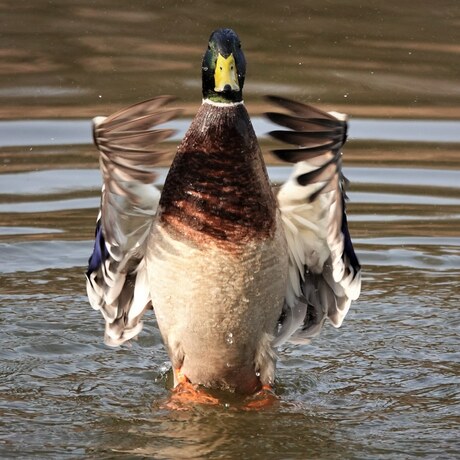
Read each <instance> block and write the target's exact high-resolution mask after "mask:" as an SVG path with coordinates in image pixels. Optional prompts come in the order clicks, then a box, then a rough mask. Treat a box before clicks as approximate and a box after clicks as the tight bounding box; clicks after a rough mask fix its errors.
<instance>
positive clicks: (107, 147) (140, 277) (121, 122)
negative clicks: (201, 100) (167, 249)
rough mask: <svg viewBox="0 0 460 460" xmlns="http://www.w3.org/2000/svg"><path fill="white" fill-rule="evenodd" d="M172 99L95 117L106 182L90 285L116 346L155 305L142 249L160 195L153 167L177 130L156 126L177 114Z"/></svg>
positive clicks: (90, 295)
mask: <svg viewBox="0 0 460 460" xmlns="http://www.w3.org/2000/svg"><path fill="white" fill-rule="evenodd" d="M170 100H171V98H170V97H168V96H161V97H158V98H155V99H151V100H148V101H145V102H141V103H139V104H135V105H133V106H130V107H128V108H125V109H123V110H120V111H118V112H116V113H114V114H113V115H111V116H109V117H107V118H105V117H96V118H95V119H94V120H93V137H94V143H95V144H96V147H97V148H98V150H99V154H100V159H99V160H100V169H101V173H102V179H103V185H102V197H101V208H100V212H99V216H98V218H97V223H96V232H95V243H94V250H93V253H92V254H91V257H90V258H89V261H88V270H87V272H86V279H87V282H86V287H87V293H88V299H89V302H90V304H91V306H92V307H93V308H94V309H95V310H100V311H101V313H102V315H103V317H104V319H105V323H106V327H105V342H106V343H107V344H108V345H112V346H116V345H120V344H121V343H123V342H125V341H127V340H129V339H131V338H132V337H134V336H136V335H137V334H138V333H139V332H140V330H141V329H142V322H141V318H142V315H143V314H144V312H145V311H146V309H148V308H149V307H151V304H150V292H149V285H148V280H147V273H146V267H145V262H144V253H145V247H146V241H147V236H148V234H149V230H150V227H151V225H152V221H153V218H154V216H155V213H156V210H157V206H158V202H159V198H160V192H159V191H158V189H157V188H156V187H155V186H154V185H153V182H154V181H155V177H156V175H155V172H154V171H153V170H152V168H153V167H154V166H155V164H157V162H158V161H159V159H160V158H161V157H162V156H163V155H164V154H165V152H161V151H159V150H158V149H157V144H158V143H159V142H160V141H162V140H165V139H167V138H168V137H170V136H171V134H172V133H173V131H172V130H166V129H152V127H154V126H156V125H158V124H161V123H164V122H166V121H168V120H171V119H172V118H173V117H175V116H176V115H177V113H178V110H176V109H168V108H166V107H165V105H166V104H167V103H168V102H170Z"/></svg>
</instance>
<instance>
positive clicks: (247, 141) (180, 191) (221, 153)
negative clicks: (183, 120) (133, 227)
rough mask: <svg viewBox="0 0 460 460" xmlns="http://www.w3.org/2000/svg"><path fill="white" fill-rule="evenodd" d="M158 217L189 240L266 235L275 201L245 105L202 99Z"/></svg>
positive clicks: (223, 241)
mask: <svg viewBox="0 0 460 460" xmlns="http://www.w3.org/2000/svg"><path fill="white" fill-rule="evenodd" d="M160 209H161V222H162V223H163V224H166V225H168V226H169V227H171V230H173V231H177V232H178V233H180V234H181V235H183V236H185V237H186V238H187V239H189V240H193V241H196V242H197V243H206V242H209V240H212V241H213V242H214V243H216V244H218V245H220V246H223V247H228V246H229V245H230V246H241V245H244V244H245V243H246V242H247V241H249V240H251V239H258V238H269V237H272V236H273V232H274V230H275V213H276V201H275V197H274V195H273V193H272V190H271V186H270V183H269V181H268V176H267V171H266V168H265V164H264V161H263V158H262V154H261V151H260V148H259V145H258V142H257V138H256V136H255V133H254V130H253V128H252V124H251V122H250V119H249V115H248V113H247V111H246V109H245V107H244V105H242V104H240V105H233V106H229V107H217V106H214V105H211V104H208V103H204V104H203V105H202V106H201V108H200V110H199V111H198V113H197V115H196V117H195V119H194V120H193V122H192V124H191V126H190V128H189V130H188V132H187V134H186V135H185V138H184V140H183V141H182V143H181V145H180V146H179V148H178V151H177V154H176V157H175V159H174V162H173V164H172V166H171V169H170V171H169V174H168V177H167V179H166V182H165V185H164V189H163V193H162V196H161V200H160Z"/></svg>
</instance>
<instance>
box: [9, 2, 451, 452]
mask: <svg viewBox="0 0 460 460" xmlns="http://www.w3.org/2000/svg"><path fill="white" fill-rule="evenodd" d="M233 3H234V4H233V5H232V6H224V5H223V4H222V2H214V1H210V2H206V3H205V2H179V1H171V2H161V1H159V2H146V1H143V2H132V3H131V4H130V5H129V6H128V3H127V2H123V1H121V0H116V1H108V0H102V1H100V2H97V4H95V2H92V1H89V0H79V1H66V2H52V1H45V0H37V1H34V2H12V1H0V15H1V23H2V41H1V43H0V58H1V60H2V64H1V65H0V102H1V103H0V165H1V166H0V167H1V169H0V260H1V264H0V326H1V327H0V337H1V338H0V340H1V343H2V350H1V351H0V457H1V458H26V459H27V458H40V459H42V458H59V459H60V458H95V459H96V458H97V459H103V458H159V459H177V458H213V459H214V458H224V459H227V458H251V459H252V458H254V459H258V458H260V459H306V458H311V459H337V458H343V459H354V458H357V459H398V458H400V459H407V458H430V459H432V458H439V459H450V458H452V459H453V458H459V457H460V441H459V440H458V438H459V436H458V433H459V422H460V418H459V414H460V338H459V330H460V314H459V309H458V306H459V303H460V288H459V281H460V230H459V228H460V157H459V155H460V129H459V124H460V109H459V107H460V86H459V85H458V75H459V74H460V69H459V63H460V60H459V53H460V47H459V45H458V35H457V36H455V33H454V31H455V30H458V25H459V20H458V18H459V17H460V5H459V4H458V2H456V1H455V0H452V1H447V0H442V1H440V2H437V3H436V6H434V4H433V5H432V6H430V5H429V3H430V2H425V3H423V2H422V3H420V2H415V1H408V2H404V3H402V2H396V1H394V0H390V1H387V2H385V3H384V5H383V4H382V2H378V1H368V2H359V1H355V0H346V1H343V2H342V1H341V2H339V1H335V0H331V1H327V2H325V1H319V0H318V1H311V2H302V1H300V0H299V1H297V2H295V1H294V2H289V1H288V2H282V4H281V3H278V2H264V7H263V9H264V14H263V15H262V16H261V14H260V5H257V2H251V3H250V2H238V1H237V2H233ZM221 25H228V26H231V27H234V28H235V29H236V30H237V32H239V34H240V35H241V38H242V40H243V46H244V48H245V50H246V55H247V59H248V63H249V69H250V71H249V74H248V77H247V88H246V100H247V105H248V109H249V111H250V113H251V114H252V115H253V116H254V120H255V126H256V129H257V131H258V133H259V134H260V137H261V145H262V148H263V150H264V151H265V152H268V151H269V149H270V143H269V141H268V139H266V138H265V136H264V133H265V132H266V131H268V130H269V126H267V125H266V124H265V122H264V121H263V119H262V118H261V114H262V112H263V111H265V110H267V109H268V106H267V104H266V103H265V102H264V100H263V99H262V95H263V94H265V93H275V94H280V95H284V96H288V97H295V98H298V99H300V100H303V101H306V102H312V103H315V104H319V105H320V106H321V107H325V108H327V109H332V108H334V109H336V110H339V111H343V112H347V113H350V114H352V115H353V117H352V119H351V136H350V137H351V139H350V140H349V142H348V144H347V146H346V149H345V152H344V164H345V167H344V170H345V174H346V175H347V177H348V178H349V179H350V180H351V190H350V193H349V197H350V203H349V206H348V209H349V211H348V214H349V221H350V227H351V232H352V235H353V237H354V242H355V248H356V250H357V253H358V256H359V258H360V261H361V263H362V265H363V275H364V279H363V289H362V295H361V297H360V299H359V301H358V302H356V303H355V304H354V305H353V306H352V308H351V310H350V313H349V314H348V316H347V318H346V320H345V322H344V324H343V326H342V327H341V328H340V329H338V330H335V329H334V328H332V327H326V328H325V330H324V331H323V333H322V334H321V336H320V337H319V338H317V339H315V340H314V341H313V342H312V343H311V344H310V345H304V346H293V345H292V346H291V345H288V346H285V347H283V348H282V349H281V350H279V355H280V362H279V366H278V375H277V377H278V382H277V390H276V391H277V394H278V396H279V402H278V403H277V404H275V405H274V406H273V407H270V408H267V409H265V410H261V411H243V410H241V409H240V405H239V401H237V400H236V399H232V398H231V397H229V398H228V400H225V401H223V402H222V404H221V405H220V406H217V407H203V406H197V407H194V408H192V409H191V410H189V411H183V412H182V411H171V410H167V409H165V408H164V407H163V405H162V404H163V403H164V402H165V401H166V400H167V398H168V394H169V389H168V388H169V379H170V374H169V364H168V359H167V355H166V353H165V351H164V349H163V346H162V343H161V339H160V335H159V332H158V330H157V328H156V324H155V319H154V317H153V315H152V314H149V315H148V317H147V321H146V324H145V327H144V331H143V332H142V334H141V336H140V337H139V340H138V341H136V342H134V343H133V344H132V346H131V347H123V348H119V349H111V348H108V347H106V346H105V345H104V344H103V342H102V335H103V325H102V321H101V318H100V315H99V313H98V312H95V311H93V310H92V309H91V307H90V306H89V304H88V301H87V299H86V294H85V279H84V275H83V273H84V270H85V265H86V262H87V259H88V256H89V254H90V252H91V248H92V237H93V231H94V228H93V226H94V223H95V218H96V215H97V208H98V205H99V188H100V175H99V172H98V170H97V153H96V152H95V149H94V148H93V147H92V145H91V144H90V143H91V139H90V132H89V126H90V124H89V120H90V118H92V117H93V116H96V115H100V114H108V113H110V112H111V111H112V110H114V109H116V108H118V107H121V106H123V105H125V104H129V103H132V102H136V101H138V100H141V99H145V98H149V97H153V96H155V95H157V94H163V93H173V94H176V95H177V96H178V97H179V100H178V102H177V105H181V106H183V107H185V115H184V119H182V120H179V121H178V122H176V124H175V127H176V128H178V131H179V132H178V137H179V136H180V134H181V132H183V130H184V129H185V127H186V126H187V123H188V122H189V120H190V117H191V116H192V114H193V113H194V111H195V110H196V108H197V106H198V104H199V102H200V98H201V95H200V83H199V71H200V70H199V67H200V60H201V55H202V51H203V49H204V47H205V45H206V40H207V38H208V35H209V33H210V32H211V31H212V29H213V28H215V27H217V26H221ZM456 28H457V29H456ZM171 150H172V151H173V146H171ZM266 158H267V162H268V164H269V173H270V176H271V177H272V179H273V180H274V181H275V182H281V181H283V180H285V179H286V177H287V175H288V173H289V168H287V167H286V166H283V165H280V164H279V163H277V162H274V161H273V158H272V157H271V156H270V155H268V154H267V157H266ZM168 161H170V159H169V160H168ZM168 161H165V163H164V164H162V169H161V174H160V178H159V182H160V183H161V181H162V180H164V177H165V174H166V171H167V166H168Z"/></svg>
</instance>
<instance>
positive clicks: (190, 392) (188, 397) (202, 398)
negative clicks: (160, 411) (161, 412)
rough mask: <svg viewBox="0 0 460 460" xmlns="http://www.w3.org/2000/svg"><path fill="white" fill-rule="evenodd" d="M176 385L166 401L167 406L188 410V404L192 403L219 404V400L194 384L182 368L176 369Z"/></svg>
mask: <svg viewBox="0 0 460 460" xmlns="http://www.w3.org/2000/svg"><path fill="white" fill-rule="evenodd" d="M174 376H175V381H176V382H177V385H176V387H175V388H174V389H173V390H172V395H171V397H170V398H169V401H168V402H167V403H166V407H168V408H169V409H174V410H187V405H192V404H211V405H215V404H219V400H218V399H217V398H214V397H213V396H211V395H210V394H208V393H206V391H205V390H203V389H202V388H200V387H199V386H198V385H193V384H192V383H191V382H190V380H189V379H188V378H187V377H186V376H185V375H184V374H182V372H181V371H180V369H174Z"/></svg>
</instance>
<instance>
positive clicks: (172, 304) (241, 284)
mask: <svg viewBox="0 0 460 460" xmlns="http://www.w3.org/2000/svg"><path fill="white" fill-rule="evenodd" d="M279 227H280V226H279V225H278V228H279ZM147 254H148V255H147V267H148V274H149V281H150V286H151V298H152V304H153V308H154V310H155V314H156V317H157V321H158V325H159V327H160V331H161V334H162V336H163V339H164V341H165V344H166V346H167V349H168V352H169V355H170V358H171V361H172V363H173V366H174V367H176V368H179V367H180V368H181V369H182V372H183V373H184V374H185V375H186V376H187V377H188V378H189V379H190V380H191V381H192V382H193V383H199V384H203V385H206V386H209V387H220V388H226V389H231V390H237V391H241V392H248V393H249V392H252V391H254V390H255V389H256V388H257V387H258V386H259V385H260V379H259V376H260V374H262V375H263V376H265V375H267V372H268V374H270V375H269V376H268V377H266V378H268V379H270V378H271V379H272V378H273V376H272V375H271V374H272V372H271V371H267V370H266V369H258V368H257V367H258V366H259V365H260V366H262V365H264V364H263V363H264V359H265V360H267V361H270V360H272V361H273V359H272V357H273V353H272V352H271V346H270V344H269V342H270V340H269V338H270V336H272V335H273V333H274V332H275V329H276V324H277V320H278V318H279V316H280V313H281V309H282V306H283V303H284V298H285V293H286V281H287V273H288V270H287V264H288V261H287V250H286V242H285V238H284V234H282V232H281V231H278V232H277V233H276V234H275V236H274V238H273V239H271V240H265V241H254V242H251V243H249V244H247V245H245V247H244V251H241V252H237V253H232V252H229V251H223V250H222V249H218V248H217V247H215V246H213V245H206V247H198V246H197V245H196V244H192V243H188V242H186V241H178V240H177V239H175V238H172V237H171V235H169V234H168V233H167V232H166V231H165V229H164V228H161V227H160V226H157V227H156V228H155V229H154V230H153V233H152V235H151V238H150V243H149V248H148V253H147ZM261 354H262V355H264V356H265V355H266V356H265V357H264V358H263V359H262V358H261V357H260V356H261ZM257 363H259V364H257ZM261 363H262V364H261ZM271 365H272V367H273V371H274V362H273V363H271ZM263 383H265V382H263Z"/></svg>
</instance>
